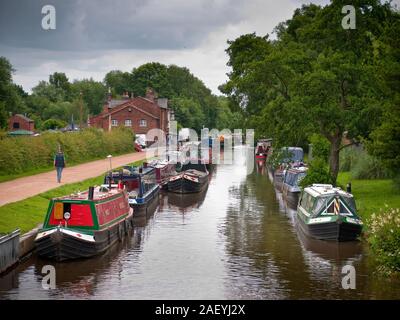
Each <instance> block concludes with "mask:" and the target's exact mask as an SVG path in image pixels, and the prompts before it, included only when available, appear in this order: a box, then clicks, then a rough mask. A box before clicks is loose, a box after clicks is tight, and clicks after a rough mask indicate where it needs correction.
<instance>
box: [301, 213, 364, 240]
mask: <svg viewBox="0 0 400 320" xmlns="http://www.w3.org/2000/svg"><path fill="white" fill-rule="evenodd" d="M298 223H299V226H300V228H301V229H302V231H303V232H304V233H305V234H306V235H308V236H310V237H312V238H314V239H318V240H331V241H354V240H356V239H357V238H358V237H359V236H360V235H361V230H362V226H361V225H357V224H353V223H348V222H345V221H343V220H340V219H338V220H337V221H331V222H325V223H315V224H309V223H306V222H305V221H304V220H303V219H302V218H301V217H300V216H298Z"/></svg>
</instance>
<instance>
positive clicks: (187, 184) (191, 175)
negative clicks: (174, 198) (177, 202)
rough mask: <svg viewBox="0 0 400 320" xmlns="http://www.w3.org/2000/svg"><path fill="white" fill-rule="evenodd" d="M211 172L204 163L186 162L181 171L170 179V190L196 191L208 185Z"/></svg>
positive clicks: (178, 191) (179, 191) (180, 191)
mask: <svg viewBox="0 0 400 320" xmlns="http://www.w3.org/2000/svg"><path fill="white" fill-rule="evenodd" d="M208 176H209V172H208V170H207V167H206V165H205V164H204V163H201V162H200V161H199V162H198V163H191V162H190V163H188V164H184V165H183V166H182V168H181V170H180V172H179V173H177V174H176V175H175V176H173V177H171V178H170V179H169V181H168V191H170V192H177V193H195V192H200V191H202V190H203V189H204V188H205V187H206V186H207V185H208Z"/></svg>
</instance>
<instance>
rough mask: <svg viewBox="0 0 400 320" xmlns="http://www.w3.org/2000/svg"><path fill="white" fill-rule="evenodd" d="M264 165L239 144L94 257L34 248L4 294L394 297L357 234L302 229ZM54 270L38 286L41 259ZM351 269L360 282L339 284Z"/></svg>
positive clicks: (2, 282) (1, 289)
mask: <svg viewBox="0 0 400 320" xmlns="http://www.w3.org/2000/svg"><path fill="white" fill-rule="evenodd" d="M298 231H299V230H298V229H297V228H296V219H295V215H294V212H293V211H291V210H290V209H288V208H286V207H285V205H284V203H283V202H282V201H281V200H280V194H279V193H276V192H275V190H274V187H273V185H272V184H271V183H270V181H269V179H268V178H267V175H266V172H265V170H264V171H262V170H260V171H259V172H257V171H255V172H253V173H252V174H250V175H246V168H245V167H244V165H243V155H242V149H241V148H238V149H235V164H233V165H219V166H217V167H216V168H215V170H213V172H212V176H211V180H210V184H209V187H208V189H207V190H206V192H205V193H204V194H203V195H202V196H196V197H192V196H189V197H179V198H178V197H176V196H171V197H170V195H169V194H166V193H163V194H162V195H161V197H160V201H159V206H158V209H157V211H156V213H155V214H154V215H153V216H152V217H151V218H150V219H148V220H147V221H144V223H143V225H142V226H141V227H136V228H135V230H134V235H133V236H132V237H131V238H129V239H126V241H124V242H122V243H120V244H118V245H116V246H114V247H113V248H112V250H111V251H110V252H109V253H107V254H104V255H101V256H99V257H96V258H94V259H89V260H82V261H76V262H73V263H53V262H49V261H46V260H42V259H40V258H38V257H36V256H35V255H33V256H32V257H31V258H30V259H28V260H27V261H24V262H23V263H21V264H20V265H19V266H18V267H17V268H16V269H14V270H12V271H11V272H10V273H8V274H7V275H6V276H5V277H2V278H0V298H1V299H21V298H34V299H48V298H51V299H68V298H70V299H73V298H78V299H171V298H173V299H381V298H389V299H396V298H397V299H398V298H400V291H399V288H400V283H399V282H398V281H397V282H396V281H393V280H390V279H385V278H381V277H378V276H377V275H376V274H375V273H374V269H373V266H372V265H371V260H370V258H369V252H368V248H367V247H366V246H365V245H364V244H363V243H361V242H353V243H345V244H333V243H331V244H328V243H326V242H318V241H317V242H313V241H309V239H307V238H304V237H302V234H301V233H299V232H298ZM49 263H50V264H53V265H54V266H55V269H56V281H57V286H56V289H55V290H50V291H46V290H43V289H42V285H41V280H42V277H43V276H42V273H41V271H42V267H43V266H44V265H46V264H49ZM348 264H352V265H353V266H354V267H355V270H356V289H355V290H345V289H343V288H342V286H341V280H342V273H341V272H342V268H343V266H345V265H348Z"/></svg>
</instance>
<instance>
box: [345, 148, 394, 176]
mask: <svg viewBox="0 0 400 320" xmlns="http://www.w3.org/2000/svg"><path fill="white" fill-rule="evenodd" d="M340 171H350V172H351V176H352V178H353V179H385V178H390V177H391V173H390V171H389V170H388V169H386V168H385V167H384V166H383V165H382V163H381V161H380V160H378V159H377V158H375V157H374V156H371V155H369V154H368V153H367V152H366V151H365V150H363V149H362V148H357V147H349V148H345V149H343V150H342V152H341V153H340Z"/></svg>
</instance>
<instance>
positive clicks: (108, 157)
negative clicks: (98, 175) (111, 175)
mask: <svg viewBox="0 0 400 320" xmlns="http://www.w3.org/2000/svg"><path fill="white" fill-rule="evenodd" d="M107 159H109V160H110V171H111V170H112V164H111V159H112V155H111V154H109V155H108V156H107Z"/></svg>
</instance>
